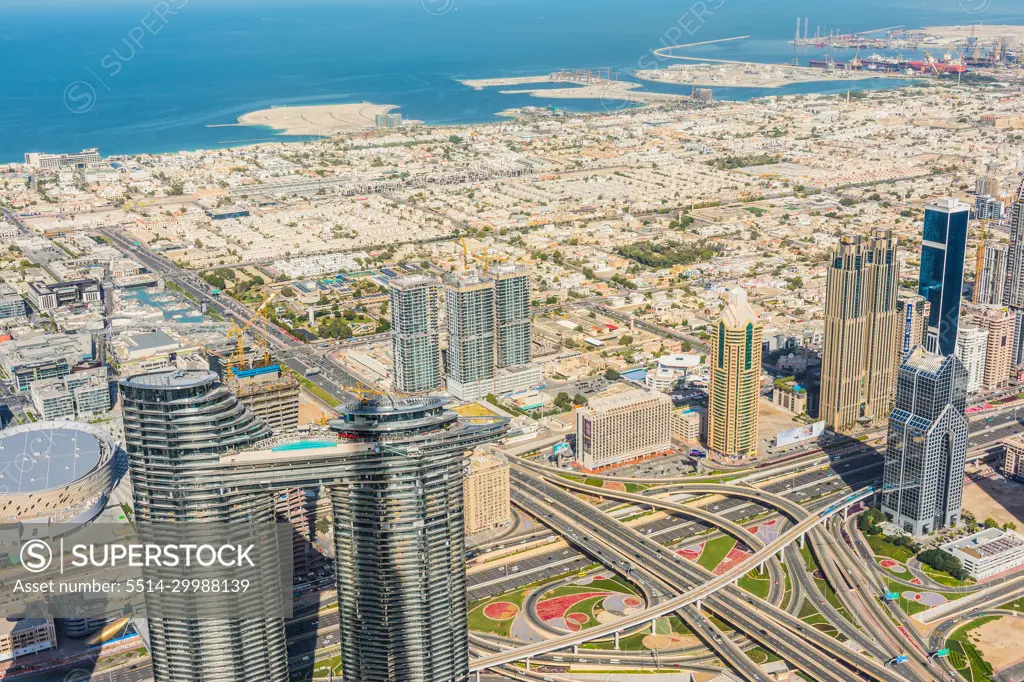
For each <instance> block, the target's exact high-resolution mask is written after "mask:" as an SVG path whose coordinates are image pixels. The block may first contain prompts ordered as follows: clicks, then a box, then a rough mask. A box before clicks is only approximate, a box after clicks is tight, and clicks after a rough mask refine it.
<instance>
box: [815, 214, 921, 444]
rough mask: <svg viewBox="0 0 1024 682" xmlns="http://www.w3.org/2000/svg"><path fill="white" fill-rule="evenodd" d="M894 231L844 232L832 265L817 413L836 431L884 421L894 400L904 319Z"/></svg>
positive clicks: (827, 298) (826, 306)
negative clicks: (868, 234)
mask: <svg viewBox="0 0 1024 682" xmlns="http://www.w3.org/2000/svg"><path fill="white" fill-rule="evenodd" d="M898 282H899V263H898V262H897V260H896V240H895V239H894V238H893V236H892V232H890V231H889V230H875V231H874V232H873V233H872V234H871V237H870V239H868V240H864V239H862V238H861V237H859V236H851V235H847V236H844V237H843V238H842V239H841V240H840V244H839V250H838V251H837V252H836V254H835V256H834V257H833V259H832V264H831V265H830V266H829V269H828V279H827V285H826V286H827V290H826V299H825V347H824V352H823V354H822V362H821V394H820V395H821V397H820V407H819V410H818V414H819V416H820V417H821V419H823V420H824V421H825V423H826V424H827V425H828V426H829V428H831V429H834V430H836V431H847V430H849V429H851V428H852V427H854V426H856V425H857V424H879V423H881V422H883V421H884V420H885V417H886V416H887V415H888V413H889V410H890V408H891V404H892V394H893V384H894V382H895V372H896V365H895V364H894V363H893V355H894V352H895V349H896V348H897V347H898V346H899V332H900V329H901V324H900V322H901V320H900V316H899V311H898V309H897V298H896V288H897V284H898Z"/></svg>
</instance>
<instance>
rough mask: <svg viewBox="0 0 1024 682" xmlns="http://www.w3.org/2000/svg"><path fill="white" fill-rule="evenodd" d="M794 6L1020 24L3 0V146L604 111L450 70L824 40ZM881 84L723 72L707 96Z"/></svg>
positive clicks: (740, 4) (506, 69)
mask: <svg viewBox="0 0 1024 682" xmlns="http://www.w3.org/2000/svg"><path fill="white" fill-rule="evenodd" d="M1011 4H1012V5H1016V7H1011ZM798 16H799V17H805V16H806V17H809V25H810V32H811V33H812V34H813V33H814V31H815V29H816V27H818V26H821V27H822V30H823V31H827V30H829V29H840V30H842V31H844V32H848V31H864V30H869V29H875V28H882V27H888V26H896V25H900V24H903V25H905V26H907V27H908V28H918V27H921V26H927V25H946V24H968V23H972V22H977V21H984V22H985V23H987V24H993V23H1012V24H1024V9H1021V8H1020V4H1019V2H1017V1H1016V0H917V1H907V0H903V1H901V0H895V1H894V0H857V1H856V2H853V1H850V0H833V1H832V2H828V3H823V2H811V1H809V0H775V1H773V2H765V1H764V0H696V2H693V0H683V1H682V2H666V1H665V0H629V1H628V2H625V1H622V0H288V1H287V2H285V1H284V0H278V1H276V2H269V1H268V0H98V1H97V0H0V97H2V99H0V162H9V161H20V160H21V159H22V157H23V154H24V153H25V152H29V151H43V152H69V151H78V150H79V149H82V148H85V147H98V148H99V149H100V152H101V153H102V154H104V155H112V154H131V153H154V152H174V151H179V150H190V149H211V148H218V147H224V146H229V145H239V144H247V143H252V142H255V141H261V140H267V139H288V138H280V137H277V138H273V131H270V130H266V129H261V128H252V127H212V128H211V127H207V126H209V125H216V124H228V123H233V122H234V121H235V119H236V118H237V117H238V116H240V115H242V114H244V113H247V112H250V111H254V110H258V109H263V108H268V107H270V106H277V105H301V104H323V103H347V102H359V101H371V102H375V103H379V104H394V105H398V106H400V107H401V109H399V110H398V111H399V112H400V113H402V115H403V116H404V117H406V118H412V119H419V120H422V121H425V122H426V123H430V124H455V123H476V122H486V121H492V120H495V114H496V113H497V112H499V111H501V110H504V109H508V108H512V107H521V106H526V105H539V106H544V105H547V104H553V105H554V106H557V107H559V108H562V107H566V108H568V109H569V110H571V111H597V110H600V109H601V108H602V107H605V106H607V104H606V103H602V102H600V101H597V100H545V99H542V98H534V97H530V96H528V95H502V94H500V93H499V92H498V90H499V89H500V88H487V89H484V90H481V91H476V90H473V89H471V88H468V87H466V86H463V85H461V84H460V83H459V82H457V79H461V78H496V77H508V76H517V75H537V74H545V73H548V72H550V71H553V70H557V69H563V68H565V69H572V68H597V67H610V68H611V69H613V70H614V71H619V72H620V73H621V74H622V77H628V73H629V70H631V69H636V68H638V67H644V66H649V65H651V64H654V63H657V60H656V59H654V58H652V57H651V56H650V52H651V50H653V49H656V48H658V47H661V46H663V45H671V44H680V43H691V42H697V41H705V40H713V39H718V38H728V37H733V36H739V35H749V36H751V37H750V38H749V39H747V40H743V41H735V42H729V43H720V44H715V45H707V46H703V47H695V48H691V49H690V51H689V52H688V53H687V54H693V55H695V56H701V57H707V58H715V59H733V60H741V61H766V62H791V61H792V60H793V58H794V57H798V58H799V59H801V61H802V62H803V63H806V60H807V59H808V58H819V57H821V56H823V54H824V51H823V50H817V49H815V48H809V49H801V50H799V51H797V50H796V49H795V48H794V47H793V46H791V45H789V44H787V41H789V40H790V39H791V38H792V36H793V33H794V29H795V22H796V17H798ZM862 56H864V55H862ZM850 57H852V54H846V55H842V54H840V53H837V54H836V58H837V59H844V58H845V59H848V58H850ZM891 85H892V83H891V82H888V81H861V82H855V83H847V82H839V83H812V84H801V85H794V86H789V87H786V88H782V89H777V90H763V89H761V90H758V89H749V88H745V89H734V90H730V89H727V88H717V89H715V96H716V98H718V99H748V98H750V97H755V96H759V95H764V94H787V93H795V92H803V93H807V92H825V93H829V92H845V91H846V90H847V89H850V88H853V89H857V88H870V87H889V86H891ZM648 87H651V88H652V89H653V88H654V87H657V89H659V90H665V89H668V90H671V86H663V85H658V86H648ZM683 91H684V92H688V88H687V89H684V90H683Z"/></svg>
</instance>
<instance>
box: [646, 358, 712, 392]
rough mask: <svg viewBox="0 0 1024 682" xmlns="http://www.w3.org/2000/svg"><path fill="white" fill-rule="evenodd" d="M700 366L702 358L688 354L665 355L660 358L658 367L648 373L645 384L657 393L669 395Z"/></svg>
mask: <svg viewBox="0 0 1024 682" xmlns="http://www.w3.org/2000/svg"><path fill="white" fill-rule="evenodd" d="M699 366H700V356H699V355H690V354H686V353H676V354H673V355H663V356H661V357H660V358H658V367H657V368H656V369H653V370H651V371H650V372H648V373H647V376H646V377H645V379H644V383H645V384H647V387H648V388H651V389H654V390H655V391H661V392H663V393H668V392H669V391H671V390H672V389H674V388H675V387H676V386H678V385H679V382H680V380H681V379H685V378H686V377H687V376H688V375H689V374H691V373H692V372H694V371H695V370H696V369H697V367H699Z"/></svg>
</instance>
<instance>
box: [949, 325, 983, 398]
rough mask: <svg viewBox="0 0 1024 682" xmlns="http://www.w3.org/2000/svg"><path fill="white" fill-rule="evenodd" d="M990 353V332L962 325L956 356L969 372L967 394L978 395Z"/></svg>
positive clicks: (957, 341)
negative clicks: (986, 358)
mask: <svg viewBox="0 0 1024 682" xmlns="http://www.w3.org/2000/svg"><path fill="white" fill-rule="evenodd" d="M987 351H988V330H987V329H982V328H981V327H976V326H974V325H972V324H962V325H960V329H959V331H958V332H957V340H956V356H957V358H959V360H960V362H961V363H963V366H964V369H965V370H967V384H966V387H967V392H968V393H977V392H978V391H980V390H981V385H982V382H983V381H984V379H985V354H986V352H987Z"/></svg>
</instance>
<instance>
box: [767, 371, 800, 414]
mask: <svg viewBox="0 0 1024 682" xmlns="http://www.w3.org/2000/svg"><path fill="white" fill-rule="evenodd" d="M772 403H774V404H775V405H776V406H778V407H781V408H782V409H784V410H786V411H788V412H792V413H793V414H805V413H806V412H807V389H806V388H804V387H803V386H801V385H800V384H798V383H797V382H796V380H795V379H794V378H793V377H786V378H784V379H777V380H776V381H775V388H774V389H772Z"/></svg>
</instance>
